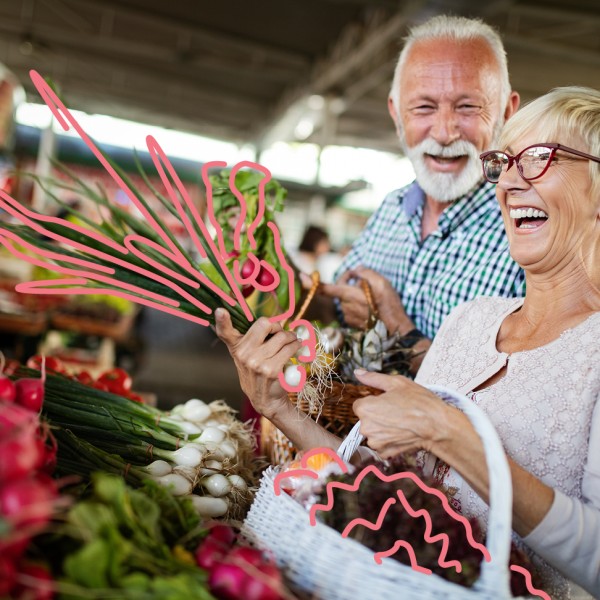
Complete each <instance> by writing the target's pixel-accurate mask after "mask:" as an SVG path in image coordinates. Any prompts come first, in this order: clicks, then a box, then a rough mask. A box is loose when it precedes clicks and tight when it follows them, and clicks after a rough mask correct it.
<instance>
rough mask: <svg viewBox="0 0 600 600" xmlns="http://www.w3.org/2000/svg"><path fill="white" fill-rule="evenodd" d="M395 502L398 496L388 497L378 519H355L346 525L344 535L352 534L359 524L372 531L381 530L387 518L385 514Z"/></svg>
mask: <svg viewBox="0 0 600 600" xmlns="http://www.w3.org/2000/svg"><path fill="white" fill-rule="evenodd" d="M394 504H396V498H388V499H387V500H386V501H385V502H384V503H383V506H382V507H381V510H380V511H379V514H378V515H377V519H375V522H372V521H368V520H367V519H363V518H361V517H357V518H356V519H353V520H352V521H351V522H350V523H348V525H346V527H345V528H344V531H342V537H344V538H345V537H348V536H349V535H350V532H351V531H352V530H353V529H354V528H355V527H358V526H361V527H366V528H367V529H370V530H371V531H379V530H380V529H381V526H382V525H383V520H384V519H385V516H386V515H387V513H388V511H389V510H390V508H391V507H392V506H394Z"/></svg>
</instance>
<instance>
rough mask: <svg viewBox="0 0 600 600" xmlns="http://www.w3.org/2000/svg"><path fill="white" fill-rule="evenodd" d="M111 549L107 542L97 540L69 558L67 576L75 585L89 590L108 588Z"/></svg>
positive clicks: (65, 570) (65, 564) (66, 563)
mask: <svg viewBox="0 0 600 600" xmlns="http://www.w3.org/2000/svg"><path fill="white" fill-rule="evenodd" d="M110 552H111V548H110V547H109V545H108V544H107V543H106V541H105V540H103V539H101V538H96V539H94V540H91V541H90V542H88V543H87V544H85V545H84V546H82V547H81V548H80V549H79V550H78V551H77V552H74V553H73V554H71V555H69V556H67V558H66V559H65V561H64V563H63V569H64V572H65V574H66V575H67V576H68V577H69V578H70V579H71V580H72V581H73V582H75V583H78V584H79V585H82V586H84V587H88V588H105V587H108V577H107V572H108V566H109V562H110Z"/></svg>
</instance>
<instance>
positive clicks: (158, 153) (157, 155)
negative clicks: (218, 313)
mask: <svg viewBox="0 0 600 600" xmlns="http://www.w3.org/2000/svg"><path fill="white" fill-rule="evenodd" d="M146 143H147V146H148V150H149V152H150V155H151V157H152V162H153V163H154V166H155V167H156V170H157V171H158V174H159V176H160V179H161V181H162V183H163V185H164V186H165V188H166V190H167V194H168V196H169V198H170V199H171V202H173V204H174V205H175V208H176V210H177V213H178V214H179V216H180V218H181V220H182V222H183V224H184V226H185V229H186V231H187V232H188V234H189V235H190V237H191V239H192V241H193V243H194V246H195V247H196V249H197V250H198V252H199V253H200V256H202V257H203V258H206V257H207V256H206V252H205V251H204V247H203V246H202V243H201V242H200V239H199V238H198V235H197V233H196V229H195V227H194V226H193V224H192V222H191V221H190V219H189V218H188V216H187V214H186V212H185V210H184V209H183V207H182V206H181V202H180V201H179V198H178V197H177V194H176V193H175V190H174V189H173V186H172V185H171V182H170V181H169V178H168V177H167V176H166V174H165V172H164V169H163V164H164V165H165V167H166V168H167V170H168V172H169V176H170V177H171V179H173V181H174V182H175V185H176V186H177V191H178V192H179V194H180V195H181V197H182V198H183V200H184V202H185V204H186V206H187V207H188V209H189V211H190V212H191V214H192V217H193V218H194V221H195V223H196V225H197V226H198V227H199V228H200V232H201V233H202V236H203V237H204V240H205V241H206V243H207V244H208V246H209V248H210V249H211V252H212V253H213V255H214V256H215V258H216V259H217V262H218V263H219V265H220V267H221V269H222V270H223V273H224V275H225V279H226V280H227V282H228V283H229V286H230V287H231V289H232V290H233V293H234V295H235V297H236V300H237V301H238V303H239V305H240V306H241V307H242V310H243V311H244V314H245V315H246V318H247V319H248V320H249V321H252V320H253V315H252V312H251V311H250V309H249V308H248V305H247V303H246V299H245V298H244V296H243V295H242V293H241V291H240V290H239V289H238V287H237V286H236V285H235V282H234V280H233V278H232V277H231V274H230V273H229V270H228V269H227V265H226V264H225V260H224V258H223V256H222V253H221V252H219V250H218V248H217V247H216V245H215V243H214V242H213V240H212V238H211V236H210V234H209V233H208V230H207V229H206V225H204V221H203V219H202V217H201V216H200V214H199V213H198V210H197V208H196V205H195V204H194V203H193V202H192V200H191V198H190V197H189V194H188V193H187V190H186V189H185V186H184V185H183V184H182V183H181V180H180V179H179V176H178V175H177V172H176V171H175V169H174V168H173V165H172V164H171V162H170V161H169V159H168V158H167V155H166V154H165V153H164V151H163V149H162V148H161V147H160V145H159V144H158V142H157V141H156V140H155V139H154V138H153V137H152V136H148V137H147V138H146ZM159 159H160V160H159ZM161 161H162V163H161ZM211 164H214V163H208V164H206V165H204V167H203V168H202V173H203V178H204V169H205V168H208V167H209V166H210V165H211ZM219 164H220V163H219ZM217 229H218V230H220V228H217ZM190 269H191V271H192V272H193V273H194V275H195V276H196V277H197V278H199V279H200V280H201V281H202V283H203V284H204V285H206V286H207V287H209V288H210V289H211V290H213V291H214V292H215V293H216V294H218V295H219V296H221V297H222V298H223V299H224V300H225V301H226V302H227V303H228V304H230V305H231V306H234V305H235V302H234V301H233V299H232V298H231V297H230V296H229V295H227V294H225V292H224V291H223V290H221V289H220V288H219V287H218V286H216V285H215V284H214V283H213V282H212V281H211V280H210V279H208V278H207V277H206V276H205V275H204V274H203V273H202V272H200V271H196V270H194V269H192V268H191V267H190Z"/></svg>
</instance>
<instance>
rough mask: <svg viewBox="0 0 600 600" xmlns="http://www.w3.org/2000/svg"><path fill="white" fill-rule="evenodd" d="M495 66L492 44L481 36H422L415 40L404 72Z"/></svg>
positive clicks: (473, 68)
mask: <svg viewBox="0 0 600 600" xmlns="http://www.w3.org/2000/svg"><path fill="white" fill-rule="evenodd" d="M490 67H496V69H497V62H496V57H495V55H494V53H493V51H492V49H491V47H490V46H489V44H488V43H487V42H486V41H485V40H482V39H474V40H468V41H455V40H443V39H438V40H422V41H419V42H415V43H414V44H413V46H412V48H411V49H410V50H409V52H408V54H407V56H406V59H405V61H404V68H403V69H402V74H404V73H405V72H406V71H411V72H414V71H415V70H420V71H423V70H439V71H441V72H443V71H444V70H447V71H448V75H449V76H451V75H453V74H454V73H456V72H462V71H473V70H477V71H479V70H483V69H489V68H490Z"/></svg>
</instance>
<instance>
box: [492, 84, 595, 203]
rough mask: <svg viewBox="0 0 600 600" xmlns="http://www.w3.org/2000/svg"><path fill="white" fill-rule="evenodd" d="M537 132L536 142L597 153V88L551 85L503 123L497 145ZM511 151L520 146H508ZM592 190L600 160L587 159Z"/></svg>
mask: <svg viewBox="0 0 600 600" xmlns="http://www.w3.org/2000/svg"><path fill="white" fill-rule="evenodd" d="M532 132H538V137H537V138H536V140H535V141H536V142H556V143H559V144H560V143H563V144H565V145H566V146H571V147H572V148H575V149H577V150H581V151H582V152H586V153H587V154H591V155H593V156H598V157H600V91H598V90H594V89H592V88H588V87H580V86H568V87H559V88H554V89H553V90H551V91H550V92H548V93H547V94H544V95H543V96H540V97H539V98H537V99H536V100H533V101H531V102H529V103H528V104H526V105H525V106H524V107H523V108H521V110H519V111H518V112H517V113H516V114H515V115H514V116H512V117H511V118H510V119H509V120H508V121H507V122H506V125H504V128H503V129H502V133H501V135H500V142H499V143H500V148H507V147H508V146H511V145H512V144H513V143H514V142H515V141H516V140H518V139H519V138H523V137H526V136H530V135H531V133H532ZM512 150H513V151H514V152H518V151H519V150H522V148H512ZM589 163H590V177H591V180H592V185H593V189H594V191H600V163H597V162H594V161H592V160H591V161H589Z"/></svg>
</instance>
